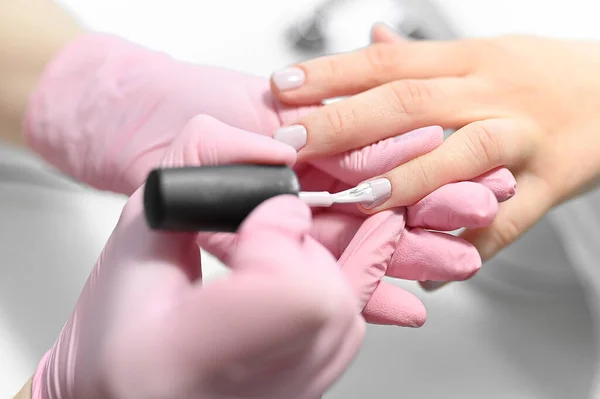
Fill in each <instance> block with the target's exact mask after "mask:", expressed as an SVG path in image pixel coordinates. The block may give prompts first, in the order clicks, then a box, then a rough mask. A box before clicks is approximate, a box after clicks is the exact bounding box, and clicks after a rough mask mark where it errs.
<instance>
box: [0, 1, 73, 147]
mask: <svg viewBox="0 0 600 399" xmlns="http://www.w3.org/2000/svg"><path fill="white" fill-rule="evenodd" d="M82 30H83V29H82V28H81V27H80V25H79V24H78V23H77V22H76V21H75V19H73V18H72V17H71V16H70V15H69V14H68V13H67V12H66V11H65V10H63V9H62V8H61V7H60V6H58V5H57V4H55V3H53V2H52V1H50V0H3V1H0V138H2V139H5V140H8V141H11V142H12V143H15V144H23V138H22V134H21V131H22V126H21V125H22V121H23V117H24V113H25V108H26V105H27V101H28V98H29V95H30V93H31V91H32V90H33V88H34V87H35V85H36V83H37V81H38V79H39V77H40V75H41V73H42V71H43V70H44V67H45V65H46V64H47V63H48V61H50V59H52V57H53V56H54V54H56V53H57V51H59V50H60V49H61V48H62V47H63V46H64V45H65V44H66V43H67V42H69V41H70V40H72V39H73V38H74V37H76V36H77V35H79V34H80V33H81V32H82Z"/></svg>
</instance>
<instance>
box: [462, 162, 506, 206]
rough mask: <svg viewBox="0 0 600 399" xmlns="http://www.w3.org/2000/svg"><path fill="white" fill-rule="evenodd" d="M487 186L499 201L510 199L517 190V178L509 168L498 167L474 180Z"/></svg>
mask: <svg viewBox="0 0 600 399" xmlns="http://www.w3.org/2000/svg"><path fill="white" fill-rule="evenodd" d="M472 181H473V182H475V183H479V184H482V185H484V186H485V187H487V188H488V189H489V190H490V191H491V192H492V193H494V195H495V197H496V199H497V201H498V202H504V201H508V200H509V199H510V198H512V197H513V196H514V195H515V193H516V190H517V180H516V179H515V177H514V176H513V174H512V173H511V172H510V170H508V169H507V168H502V167H501V168H496V169H494V170H491V171H489V172H487V173H484V174H483V175H481V176H478V177H476V178H474V179H473V180H472Z"/></svg>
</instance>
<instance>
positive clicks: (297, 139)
mask: <svg viewBox="0 0 600 399" xmlns="http://www.w3.org/2000/svg"><path fill="white" fill-rule="evenodd" d="M480 92H482V89H481V87H480V84H479V82H478V81H477V80H475V79H474V78H440V79H431V80H400V81H396V82H392V83H388V84H385V85H383V86H379V87H377V88H375V89H372V90H369V91H366V92H364V93H361V94H358V95H356V96H354V97H350V98H347V99H345V100H342V101H338V102H335V103H333V104H329V105H327V106H324V107H321V108H319V109H317V110H315V111H314V112H312V113H310V114H308V115H305V116H304V117H302V118H301V119H300V120H299V121H298V122H297V123H296V124H293V125H290V126H284V127H282V128H280V129H278V130H277V131H276V132H275V133H274V138H275V139H277V140H279V141H283V142H286V143H289V144H290V145H293V146H294V147H295V148H296V150H299V154H298V156H299V159H300V160H307V159H313V158H318V157H324V156H329V155H335V154H339V153H342V152H345V151H348V150H351V149H355V148H360V147H363V146H365V145H368V144H371V143H373V142H376V141H379V140H383V139H386V138H390V137H394V136H397V135H398V134H400V133H405V132H408V131H411V130H414V129H417V128H420V127H423V126H432V125H439V126H442V127H444V128H458V127H462V126H464V125H466V124H468V123H469V122H471V121H472V120H475V119H479V118H483V117H484V114H483V112H484V111H482V110H481V108H476V107H475V106H474V104H473V101H474V99H476V98H477V97H480V96H479V95H478V94H479V93H480Z"/></svg>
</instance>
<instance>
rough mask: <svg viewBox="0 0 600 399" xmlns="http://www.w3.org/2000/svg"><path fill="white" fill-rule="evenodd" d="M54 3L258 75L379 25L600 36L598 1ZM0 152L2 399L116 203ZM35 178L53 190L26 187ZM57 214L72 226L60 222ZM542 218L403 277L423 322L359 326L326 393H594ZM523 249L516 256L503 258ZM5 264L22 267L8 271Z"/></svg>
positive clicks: (580, 333) (56, 314) (100, 241)
mask: <svg viewBox="0 0 600 399" xmlns="http://www.w3.org/2000/svg"><path fill="white" fill-rule="evenodd" d="M58 2H59V3H60V4H63V5H64V6H65V7H67V8H68V9H69V10H71V11H72V12H73V13H74V14H75V15H76V16H77V17H79V18H80V19H81V21H82V22H83V23H84V24H85V25H87V26H88V27H89V28H90V29H94V30H99V31H104V32H111V33H115V34H118V35H121V36H124V37H126V38H128V39H130V40H132V41H135V42H137V43H140V44H142V45H145V46H148V47H150V48H153V49H156V50H160V51H164V52H167V53H169V54H171V55H172V56H174V57H175V58H178V59H181V60H186V61H190V62H195V63H200V64H210V65H216V66H222V67H227V68H230V69H236V70H241V71H245V72H249V73H253V74H257V75H262V76H269V75H270V73H271V72H273V71H274V70H276V69H279V68H282V67H285V66H287V65H289V64H292V63H294V62H296V61H299V60H303V59H307V58H312V57H316V56H320V55H323V54H329V53H337V52H343V51H348V50H352V49H355V48H357V47H362V46H365V45H368V43H369V31H370V28H371V26H372V24H373V23H375V22H385V23H387V24H388V25H390V26H391V27H393V28H395V29H397V30H398V31H399V32H400V33H402V34H404V35H406V36H408V37H411V38H413V39H418V40H422V39H451V38H455V37H473V36H495V35H500V34H507V33H530V34H537V35H546V36H554V37H564V38H594V39H600V24H598V22H597V18H598V15H600V13H599V11H600V3H598V2H597V1H594V0H588V1H584V0H572V1H570V2H568V3H567V2H562V1H561V2H559V1H554V2H547V1H541V0H504V1H498V0H496V1H491V0H489V1H488V0H445V1H442V0H437V1H434V0H431V1H427V0H302V1H295V2H294V1H277V0H219V1H210V0H200V1H193V0H169V1H163V0H153V1H147V0H146V1H143V0H128V1H121V0H96V1H94V0H63V1H58ZM599 73H600V71H599ZM0 160H2V163H6V164H11V165H13V166H14V168H15V170H17V169H18V173H16V174H14V175H11V173H10V170H9V169H5V170H7V171H8V172H3V175H1V176H0V186H1V187H2V195H1V196H0V220H2V221H3V222H2V224H1V225H0V240H2V242H4V243H5V245H6V247H7V250H6V251H4V249H3V252H2V253H1V254H0V267H1V268H2V270H5V271H6V273H3V276H10V278H6V279H4V277H3V280H2V281H0V397H2V398H3V397H10V396H11V395H12V394H14V393H16V392H17V391H18V389H20V387H21V386H22V384H23V383H24V382H25V381H26V380H27V379H28V378H29V377H30V376H31V374H32V373H33V370H34V369H35V367H36V364H37V361H38V360H39V359H40V357H41V356H42V355H43V353H44V352H45V351H46V350H47V349H48V348H49V347H50V346H51V345H52V343H53V340H54V338H55V337H56V336H57V334H58V333H59V331H60V328H61V327H62V325H63V323H64V321H65V320H66V319H67V318H68V315H69V314H70V312H71V310H72V307H73V305H74V303H75V301H76V300H77V297H78V295H79V290H80V289H81V287H82V285H83V283H84V281H85V279H86V277H87V275H88V273H89V271H90V269H91V267H92V266H93V264H94V262H95V259H96V257H97V256H98V254H99V253H100V251H101V249H102V247H103V245H104V243H105V240H106V238H107V237H108V235H109V234H110V232H111V230H112V228H113V227H114V224H115V223H116V220H117V218H118V215H119V212H120V209H121V207H122V205H123V203H124V200H123V198H121V197H118V196H113V195H110V194H105V193H98V192H95V191H92V190H89V189H85V188H81V187H79V186H77V185H74V184H73V183H71V182H69V181H68V180H66V179H63V178H62V177H60V176H57V175H56V174H54V173H53V172H51V171H49V170H48V169H47V168H46V167H45V166H44V165H43V164H41V163H40V162H39V161H37V160H36V159H34V158H32V157H31V156H30V155H29V154H27V153H25V152H19V151H15V150H13V149H9V148H5V147H1V148H0ZM15 176H16V177H15ZM39 185H44V186H48V187H52V188H53V190H50V191H48V192H45V193H44V194H39V195H38V194H37V193H36V194H35V195H31V194H30V193H31V192H33V191H32V190H34V189H35V187H36V186H39ZM24 197H27V198H29V200H28V201H27V202H23V200H22V198H24ZM15 203H19V207H18V209H20V211H15V210H14V208H15V207H14V204H15ZM3 204H4V205H10V206H11V207H10V208H9V207H4V206H3ZM4 208H7V209H11V211H6V210H4ZM47 209H52V212H48V211H47ZM20 212H22V213H20ZM32 212H37V214H39V218H38V222H37V223H32V224H31V225H26V224H23V222H22V220H23V218H21V215H22V214H24V213H28V214H31V213H32ZM66 212H69V213H70V214H76V215H78V220H79V223H78V224H77V225H74V226H64V225H63V224H61V220H62V215H63V214H65V213H66ZM27 220H29V219H27ZM550 223H551V221H549V220H544V221H542V222H541V223H540V225H539V226H538V230H542V231H543V232H544V234H542V235H536V236H535V237H534V236H530V235H527V236H525V237H524V238H523V240H521V241H520V242H519V243H518V244H517V245H515V246H513V247H511V249H510V251H507V252H505V253H503V254H501V256H499V257H498V258H497V259H496V260H494V262H492V264H489V265H486V267H485V269H484V270H483V271H482V273H480V274H479V275H478V276H477V278H475V279H474V280H473V281H470V282H468V283H461V284H451V285H449V286H448V287H446V288H444V289H442V290H441V291H440V292H438V293H435V294H425V293H423V292H421V291H420V290H419V289H418V287H417V286H416V284H414V283H411V282H398V284H401V285H402V286H404V287H406V288H407V289H409V290H411V291H413V292H415V293H417V295H419V296H420V297H421V298H423V299H424V302H425V304H426V306H427V307H428V312H429V320H428V322H427V324H426V325H425V326H424V327H423V328H421V329H419V330H410V329H399V328H392V327H373V326H370V327H369V330H368V335H367V339H366V343H365V347H364V350H363V351H362V353H361V355H360V356H359V358H358V359H357V361H356V362H355V364H354V365H353V366H352V368H351V369H350V370H349V372H348V373H347V374H346V375H345V376H344V378H343V379H342V380H341V381H340V382H339V383H338V384H337V385H336V386H335V387H334V389H333V390H332V391H331V392H330V393H328V394H327V395H326V396H325V398H326V399H334V398H335V399H337V398H340V399H341V398H345V399H354V398H356V399H358V398H384V399H387V398H389V399H391V398H457V399H458V398H461V399H471V398H473V399H475V398H477V399H480V398H492V399H501V398H502V399H504V398H512V399H520V398H528V399H538V398H539V399H555V398H556V399H565V398H583V399H585V398H595V397H600V394H598V391H596V388H595V386H596V384H597V383H598V377H597V373H598V367H597V355H596V353H597V352H596V350H595V348H597V346H598V342H597V339H596V334H595V327H594V320H595V316H594V315H595V314H596V311H595V308H593V307H590V305H589V304H590V303H592V304H593V303H595V302H593V301H590V298H591V297H592V296H591V293H590V291H589V288H588V287H586V284H585V281H584V280H585V277H582V274H581V273H580V272H579V271H578V270H576V268H574V267H573V266H572V263H573V262H572V261H571V260H570V259H568V258H565V257H561V256H556V255H554V253H553V252H552V251H551V250H549V249H551V248H553V247H557V246H561V245H563V241H562V240H561V238H560V237H559V236H558V235H556V234H554V233H552V231H553V230H552V229H551V228H550ZM32 245H33V248H34V249H33V250H32V249H31V248H32ZM523 258H526V259H527V260H528V261H527V262H526V263H527V265H525V266H524V265H523V264H522V263H523V262H522V261H520V262H516V261H515V260H514V259H520V260H522V259H523ZM48 262H50V263H48ZM15 264H18V265H20V269H19V270H16V271H13V270H14V269H16V268H15V267H12V266H11V265H15ZM204 266H205V268H207V274H208V275H209V276H217V275H219V274H220V273H223V269H222V268H221V267H220V265H219V264H218V263H217V262H216V261H214V259H212V258H210V256H206V261H205V264H204ZM23 287H28V288H27V289H24V288H23ZM32 292H33V293H34V294H33V295H32ZM282 399H284V398H282Z"/></svg>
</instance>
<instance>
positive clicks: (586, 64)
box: [273, 27, 600, 259]
mask: <svg viewBox="0 0 600 399" xmlns="http://www.w3.org/2000/svg"><path fill="white" fill-rule="evenodd" d="M375 36H376V39H378V40H379V41H385V42H386V43H377V44H374V45H372V46H369V47H367V48H365V49H361V50H358V51H355V52H352V53H348V54H340V55H334V56H329V57H324V58H320V59H316V60H312V61H308V62H305V63H301V64H299V65H296V66H295V67H294V68H291V69H287V70H285V71H284V72H280V73H276V74H275V75H274V79H273V83H274V89H275V93H276V96H277V98H278V99H279V100H281V101H283V102H284V103H287V104H290V105H303V104H314V103H319V102H320V101H321V100H323V99H325V98H329V97H336V96H343V95H355V96H353V97H351V98H348V99H345V100H343V101H340V102H337V103H334V104H331V105H328V106H326V107H323V108H322V109H320V110H318V111H316V112H314V113H313V114H310V115H307V116H305V117H303V118H300V119H298V120H297V121H294V122H291V124H297V125H301V126H303V127H304V128H305V130H306V132H307V140H305V142H304V143H301V144H305V146H303V148H302V149H301V150H300V152H299V154H298V156H299V159H301V160H307V159H314V158H322V157H326V156H330V155H331V154H337V153H340V152H343V151H347V150H349V149H352V148H360V147H362V146H364V145H366V144H369V143H372V142H374V141H377V140H381V139H384V138H387V137H391V136H394V135H397V134H398V132H405V131H409V130H411V129H414V128H415V127H420V126H426V125H432V124H435V125H441V126H443V127H444V128H453V129H458V130H457V131H456V133H454V134H453V135H452V136H451V137H450V138H449V139H448V140H447V141H446V142H445V143H444V144H443V145H441V146H440V147H439V148H437V149H435V150H434V151H431V152H430V153H428V154H425V155H423V156H420V157H418V158H415V159H413V160H411V161H409V162H407V163H405V164H403V165H401V166H399V167H398V168H395V169H394V170H392V171H389V172H388V173H386V174H385V177H387V178H388V179H389V180H390V181H391V182H392V186H393V188H394V189H393V193H392V195H391V196H390V198H389V199H388V200H387V201H386V202H385V203H382V204H380V206H378V207H376V208H374V209H370V210H368V212H369V213H370V212H378V211H380V210H382V209H387V208H390V207H396V206H399V205H409V204H413V203H415V202H416V201H418V200H419V199H421V198H423V196H425V195H426V194H428V193H430V192H431V191H433V190H435V189H436V188H438V187H441V186H442V185H444V184H447V183H449V182H454V181H460V180H468V179H472V178H474V177H476V176H479V175H481V174H482V173H485V172H487V171H489V170H491V169H494V168H497V167H498V166H507V167H509V168H510V169H511V171H513V172H514V173H515V175H516V177H517V181H518V182H519V194H518V196H517V197H516V198H514V199H513V200H511V201H510V202H509V203H507V204H506V205H504V206H502V207H501V209H500V212H499V214H498V217H497V218H496V220H495V221H494V223H492V224H491V225H490V226H488V227H486V228H483V229H474V230H471V231H468V232H466V233H465V235H463V237H464V238H465V239H467V240H469V241H470V242H472V243H474V244H475V246H476V247H477V249H478V250H479V252H480V253H481V255H482V257H483V258H484V259H488V258H490V257H492V256H493V255H494V254H495V253H496V252H497V251H499V250H500V249H502V248H503V247H505V246H506V245H508V244H510V243H511V242H513V241H514V240H515V239H516V238H517V237H519V236H520V235H521V234H522V233H524V232H525V231H526V230H527V229H528V228H530V227H531V226H532V225H533V224H534V223H536V222H537V221H538V220H539V219H540V218H541V217H542V216H543V215H544V214H545V213H546V212H547V211H548V210H549V209H550V208H551V207H553V206H555V205H557V204H559V203H561V202H563V201H565V200H566V199H568V198H570V197H572V196H574V195H577V194H579V193H581V192H583V191H585V190H587V189H589V188H590V187H593V186H595V184H596V183H597V180H598V176H599V175H600V156H599V155H600V141H599V139H598V138H597V137H599V136H598V134H597V126H598V125H599V124H600V113H599V112H598V110H600V77H599V76H600V75H599V73H598V65H599V64H600V43H598V42H592V41H566V40H556V39H548V38H538V37H525V36H509V37H500V38H485V39H467V40H457V41H444V42H435V41H419V42H411V41H404V40H399V39H398V38H397V37H394V35H393V34H391V33H390V32H389V31H385V30H383V29H382V28H381V27H379V28H377V29H376V30H375ZM298 129H299V128H296V130H298ZM299 146H300V143H297V147H299Z"/></svg>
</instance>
